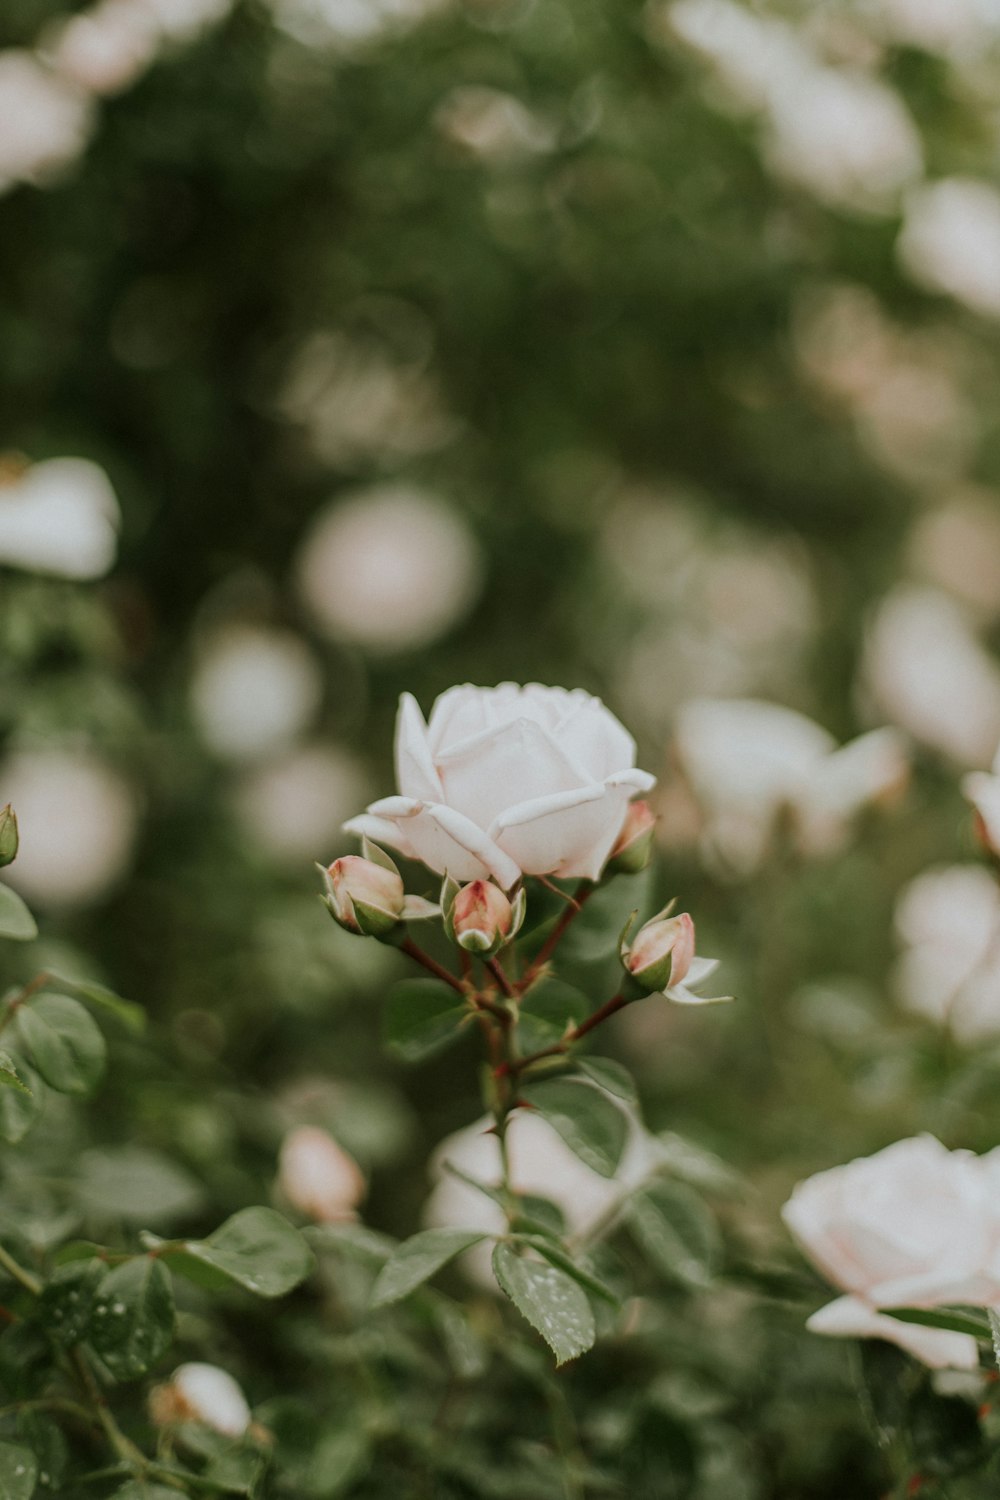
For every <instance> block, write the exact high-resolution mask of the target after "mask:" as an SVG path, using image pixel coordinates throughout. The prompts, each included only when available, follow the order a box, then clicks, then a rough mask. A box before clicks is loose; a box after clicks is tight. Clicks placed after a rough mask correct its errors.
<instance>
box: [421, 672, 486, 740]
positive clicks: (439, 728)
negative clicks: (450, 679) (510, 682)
mask: <svg viewBox="0 0 1000 1500" xmlns="http://www.w3.org/2000/svg"><path fill="white" fill-rule="evenodd" d="M495 723H496V719H495V716H494V715H493V713H492V711H491V694H490V693H489V692H488V691H487V690H486V689H484V688H477V687H473V686H472V685H471V683H468V682H463V683H462V684H461V685H460V686H459V687H453V688H449V689H448V691H447V692H446V693H442V694H441V696H440V698H436V699H435V701H434V706H433V707H432V709H431V716H430V720H429V721H428V725H427V740H428V743H429V745H430V748H431V750H432V751H433V752H434V753H435V754H436V753H437V752H438V751H439V750H441V749H442V748H443V747H444V746H445V745H450V744H454V743H455V742H457V741H458V740H464V739H467V738H468V737H469V735H471V734H478V733H479V732H480V731H481V730H483V729H489V728H491V727H492V726H493V725H494V724H495Z"/></svg>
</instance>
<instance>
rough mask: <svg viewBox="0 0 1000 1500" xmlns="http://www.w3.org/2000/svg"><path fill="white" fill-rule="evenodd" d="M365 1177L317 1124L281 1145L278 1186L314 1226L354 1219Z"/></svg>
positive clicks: (293, 1134)
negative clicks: (311, 1220)
mask: <svg viewBox="0 0 1000 1500" xmlns="http://www.w3.org/2000/svg"><path fill="white" fill-rule="evenodd" d="M366 1186H367V1184H366V1182H365V1178H364V1174H363V1172H362V1171H361V1168H360V1167H359V1166H358V1164H357V1162H356V1161H355V1160H354V1158H353V1156H349V1155H348V1154H347V1152H346V1151H345V1150H344V1149H343V1147H341V1146H338V1144H337V1142H336V1141H335V1140H334V1139H333V1136H332V1135H328V1134H327V1132H326V1131H325V1130H320V1129H319V1127H318V1126H316V1125H300V1126H299V1128H298V1129H297V1130H293V1131H291V1132H290V1133H289V1134H288V1135H286V1136H285V1139H284V1140H283V1141H282V1143H281V1153H280V1156H279V1158H278V1187H279V1189H280V1190H281V1192H282V1194H283V1195H284V1197H285V1198H286V1199H287V1200H288V1202H289V1203H290V1204H291V1205H292V1207H293V1208H297V1209H298V1210H299V1212H300V1213H302V1214H305V1216H306V1217H307V1218H309V1219H313V1220H314V1221H315V1222H316V1223H317V1224H336V1223H338V1222H340V1221H342V1220H344V1219H354V1218H356V1217H357V1215H356V1212H355V1210H356V1209H357V1206H358V1204H359V1203H360V1202H361V1200H362V1198H363V1197H364V1195H365V1189H366Z"/></svg>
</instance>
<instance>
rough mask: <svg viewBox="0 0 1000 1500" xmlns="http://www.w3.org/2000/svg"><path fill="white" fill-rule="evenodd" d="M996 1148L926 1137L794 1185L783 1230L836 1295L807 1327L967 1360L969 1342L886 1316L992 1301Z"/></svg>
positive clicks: (998, 1258) (999, 1175) (972, 1343)
mask: <svg viewBox="0 0 1000 1500" xmlns="http://www.w3.org/2000/svg"><path fill="white" fill-rule="evenodd" d="M998 1185H1000V1150H998V1151H991V1152H990V1153H989V1154H988V1155H986V1156H981V1157H980V1156H976V1155H974V1154H973V1153H972V1152H970V1151H948V1150H946V1148H945V1147H944V1146H942V1144H941V1142H940V1141H938V1140H936V1139H935V1138H934V1137H933V1136H930V1135H920V1136H916V1137H914V1138H913V1139H910V1140H903V1141H897V1142H896V1143H895V1144H894V1145H892V1146H888V1147H887V1148H886V1149H885V1150H884V1151H879V1152H877V1153H876V1154H875V1155H874V1156H869V1157H864V1158H862V1159H860V1160H858V1161H852V1162H848V1163H847V1165H846V1166H841V1167H833V1168H832V1169H831V1170H829V1171H826V1172H820V1173H818V1174H817V1175H816V1176H814V1177H810V1178H808V1179H807V1180H806V1181H805V1182H801V1183H799V1185H798V1187H796V1189H795V1191H794V1193H793V1194H792V1196H791V1198H790V1199H789V1201H788V1202H787V1203H786V1204H785V1207H784V1210H783V1212H784V1218H785V1222H786V1224H787V1225H788V1227H789V1229H790V1230H791V1231H792V1233H793V1235H794V1236H795V1238H796V1239H797V1240H798V1242H799V1244H800V1245H801V1247H802V1249H803V1250H804V1251H805V1253H806V1254H807V1255H808V1256H809V1258H810V1259H811V1260H812V1261H813V1262H814V1263H815V1264H816V1266H818V1267H819V1269H820V1270H821V1271H822V1272H823V1274H824V1276H826V1277H827V1279H828V1280H830V1281H832V1282H833V1284H834V1285H835V1286H838V1287H840V1288H841V1289H842V1290H843V1291H844V1292H845V1293H846V1295H845V1296H843V1297H839V1298H837V1300H836V1301H835V1302H830V1303H828V1304H827V1305H826V1306H825V1307H822V1308H820V1310H819V1311H818V1312H816V1313H814V1314H813V1316H812V1317H811V1318H810V1319H809V1322H808V1325H807V1326H808V1327H809V1328H811V1329H812V1330H813V1332H814V1333H825V1334H832V1335H839V1336H843V1337H848V1338H858V1337H862V1338H863V1337H871V1338H882V1339H888V1340H890V1341H891V1342H892V1343H895V1344H898V1345H899V1346H900V1347H901V1348H903V1349H906V1350H908V1351H909V1352H910V1353H911V1354H915V1355H916V1356H917V1358H918V1359H921V1360H923V1361H924V1363H925V1364H928V1365H932V1366H935V1367H941V1366H953V1367H956V1368H961V1369H975V1368H977V1367H978V1364H979V1350H978V1345H977V1341H976V1339H975V1338H974V1337H973V1336H972V1335H971V1334H969V1333H960V1332H955V1331H953V1330H951V1329H948V1328H933V1327H924V1326H921V1325H919V1324H916V1323H909V1322H905V1321H901V1320H900V1319H898V1318H894V1317H892V1316H889V1315H887V1310H891V1309H894V1308H896V1309H898V1308H917V1309H926V1308H939V1307H948V1306H953V1305H955V1304H959V1305H961V1304H969V1305H972V1306H975V1307H994V1306H997V1305H1000V1208H998V1192H997V1189H998Z"/></svg>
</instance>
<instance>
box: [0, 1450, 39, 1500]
mask: <svg viewBox="0 0 1000 1500" xmlns="http://www.w3.org/2000/svg"><path fill="white" fill-rule="evenodd" d="M37 1479H38V1462H37V1460H36V1458H35V1455H34V1454H33V1453H32V1452H31V1450H30V1448H22V1447H21V1444H20V1443H0V1495H2V1496H3V1500H29V1497H30V1496H31V1495H33V1494H34V1492H35V1483H36V1481H37Z"/></svg>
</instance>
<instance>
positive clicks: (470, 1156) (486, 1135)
mask: <svg viewBox="0 0 1000 1500" xmlns="http://www.w3.org/2000/svg"><path fill="white" fill-rule="evenodd" d="M629 1118H630V1134H629V1138H628V1144H627V1145H626V1147H625V1151H624V1154H623V1156H622V1159H621V1161H620V1163H619V1165H618V1171H617V1172H616V1173H615V1176H614V1177H602V1176H600V1174H599V1173H597V1172H595V1171H593V1170H592V1169H591V1168H590V1167H588V1166H586V1165H585V1164H584V1163H583V1162H582V1161H581V1160H580V1158H579V1157H578V1156H577V1155H576V1154H575V1152H573V1151H571V1150H570V1148H569V1147H568V1146H567V1145H566V1143H565V1141H563V1140H562V1138H561V1137H560V1136H559V1135H558V1133H557V1132H556V1131H555V1130H554V1129H553V1127H552V1126H551V1125H550V1124H549V1123H548V1122H547V1121H546V1120H545V1119H543V1118H542V1116H541V1115H539V1114H537V1113H536V1112H534V1111H531V1110H524V1109H519V1110H515V1111H514V1113H513V1114H512V1115H511V1116H510V1119H509V1122H508V1126H507V1150H508V1159H509V1162H510V1181H511V1185H512V1187H513V1188H514V1190H515V1192H518V1193H525V1194H528V1195H529V1196H531V1197H537V1198H547V1199H548V1200H549V1201H550V1202H552V1203H554V1204H555V1205H556V1207H557V1208H559V1209H560V1210H561V1212H562V1214H563V1217H564V1219H565V1221H566V1228H567V1230H568V1231H569V1232H570V1233H571V1234H585V1233H586V1232H587V1230H588V1229H590V1228H591V1227H592V1226H593V1225H594V1224H596V1223H597V1221H598V1220H599V1219H600V1218H601V1217H602V1216H603V1215H604V1214H605V1213H607V1212H608V1211H609V1210H610V1209H611V1208H612V1206H613V1205H614V1203H615V1202H616V1201H617V1199H618V1198H620V1197H622V1196H623V1195H624V1194H625V1193H627V1192H628V1190H629V1189H630V1188H634V1187H637V1186H638V1185H639V1183H640V1182H642V1181H643V1179H644V1178H645V1177H647V1176H648V1175H649V1174H650V1173H651V1172H652V1171H654V1170H655V1168H656V1166H657V1165H658V1164H659V1161H660V1155H659V1147H658V1144H657V1142H656V1140H655V1138H654V1137H653V1136H650V1135H648V1134H647V1133H646V1131H645V1130H644V1129H643V1128H642V1127H641V1126H640V1125H639V1124H638V1123H637V1122H635V1121H634V1120H632V1119H631V1117H629ZM491 1125H492V1121H491V1120H489V1119H482V1120H477V1121H476V1123H475V1124H473V1125H468V1126H466V1127H465V1129H464V1130H458V1131H456V1132H455V1134H454V1135H449V1136H447V1137H446V1138H445V1140H443V1141H442V1142H441V1143H440V1145H439V1146H438V1147H437V1149H436V1150H435V1152H434V1154H433V1156H432V1157H431V1160H430V1164H429V1171H430V1176H431V1181H432V1183H433V1184H434V1186H433V1188H432V1191H431V1194H430V1197H429V1198H428V1200H427V1203H426V1205H425V1207H424V1213H423V1220H424V1223H425V1225H426V1226H427V1227H428V1228H429V1229H480V1230H482V1231H483V1232H484V1233H485V1234H502V1233H503V1232H504V1231H505V1229H506V1227H507V1221H506V1218H505V1217H504V1212H503V1209H502V1208H500V1206H499V1204H496V1203H494V1202H493V1201H492V1199H490V1198H487V1197H485V1195H484V1194H483V1193H480V1192H478V1191H477V1190H476V1189H475V1188H473V1187H470V1186H469V1185H468V1183H465V1182H462V1181H461V1180H460V1179H459V1178H457V1177H453V1176H451V1175H450V1174H449V1173H448V1172H447V1171H446V1170H445V1163H446V1162H450V1163H452V1165H454V1166H455V1167H457V1168H458V1169H459V1171H461V1172H464V1173H466V1175H467V1176H469V1177H474V1178H475V1179H476V1180H477V1181H478V1182H483V1183H486V1184H487V1185H488V1186H490V1187H499V1185H500V1180H501V1170H500V1148H499V1144H498V1142H497V1138H496V1136H495V1135H494V1134H492V1132H491V1128H490V1127H491ZM491 1250H492V1247H491V1246H489V1245H477V1246H476V1247H475V1249H474V1250H471V1251H470V1252H469V1253H468V1254H467V1255H466V1256H463V1263H464V1264H465V1265H466V1266H467V1268H468V1270H469V1273H470V1274H471V1275H473V1276H474V1277H475V1279H476V1280H477V1281H479V1282H481V1283H482V1284H483V1285H486V1286H489V1287H491V1288H495V1282H494V1280H493V1277H492V1274H491V1271H490V1255H491Z"/></svg>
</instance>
